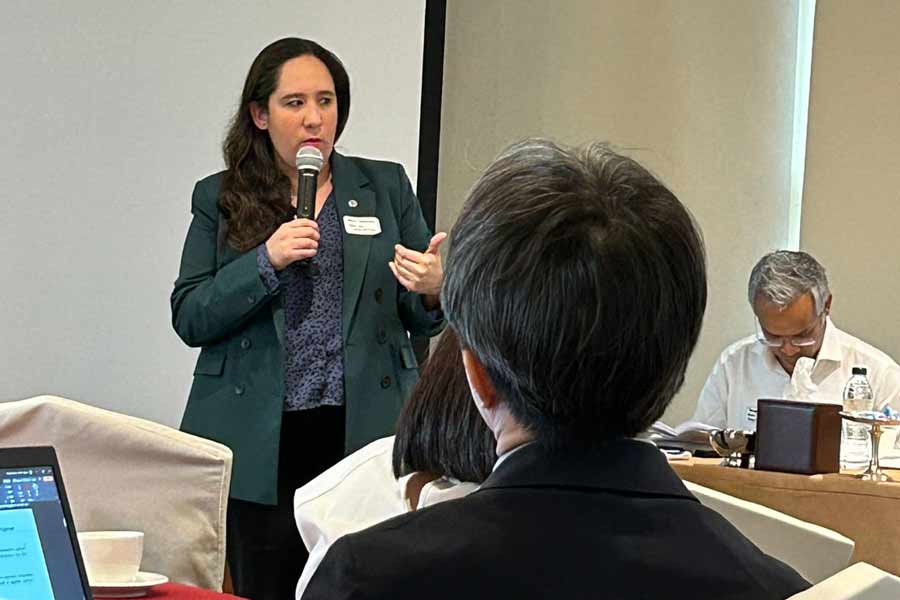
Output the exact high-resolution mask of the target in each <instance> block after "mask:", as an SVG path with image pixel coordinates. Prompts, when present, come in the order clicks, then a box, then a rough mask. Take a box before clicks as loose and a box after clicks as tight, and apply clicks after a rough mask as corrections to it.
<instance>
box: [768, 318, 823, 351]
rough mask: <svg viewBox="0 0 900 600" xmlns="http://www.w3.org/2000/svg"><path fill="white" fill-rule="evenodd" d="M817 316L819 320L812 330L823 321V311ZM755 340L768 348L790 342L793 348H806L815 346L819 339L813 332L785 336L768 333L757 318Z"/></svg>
mask: <svg viewBox="0 0 900 600" xmlns="http://www.w3.org/2000/svg"><path fill="white" fill-rule="evenodd" d="M819 317H820V318H819V321H817V322H816V324H815V325H814V326H813V332H815V330H817V329H818V328H819V326H820V325H821V324H822V323H823V322H824V320H825V313H824V312H823V313H822V314H821V315H819ZM756 340H757V341H758V342H759V343H760V344H762V345H763V346H766V347H768V348H781V347H782V346H784V345H785V344H790V345H791V346H793V347H794V348H808V347H810V346H815V345H816V343H818V341H819V340H818V339H816V336H815V333H809V334H806V335H798V336H787V337H781V336H774V335H769V334H767V333H766V332H765V331H763V328H762V325H760V324H759V321H758V320H757V321H756Z"/></svg>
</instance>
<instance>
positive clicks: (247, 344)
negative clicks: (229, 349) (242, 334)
mask: <svg viewBox="0 0 900 600" xmlns="http://www.w3.org/2000/svg"><path fill="white" fill-rule="evenodd" d="M252 345H253V344H252V343H251V342H250V338H244V339H242V340H241V348H243V349H244V350H249V349H250V346H252Z"/></svg>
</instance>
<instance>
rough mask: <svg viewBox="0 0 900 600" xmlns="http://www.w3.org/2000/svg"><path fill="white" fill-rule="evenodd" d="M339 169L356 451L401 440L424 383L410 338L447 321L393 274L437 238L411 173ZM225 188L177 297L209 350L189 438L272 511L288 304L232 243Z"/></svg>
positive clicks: (183, 321) (376, 166)
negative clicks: (227, 237) (221, 451)
mask: <svg viewBox="0 0 900 600" xmlns="http://www.w3.org/2000/svg"><path fill="white" fill-rule="evenodd" d="M331 168H332V182H333V184H334V194H335V199H336V200H337V211H338V215H339V217H340V218H341V229H342V232H343V245H344V251H343V258H344V288H343V289H344V300H343V315H342V317H343V344H344V399H345V402H346V415H347V416H346V438H345V446H346V450H347V452H351V451H353V450H356V449H357V448H359V447H361V446H363V445H365V444H366V443H368V442H370V441H371V440H374V439H376V438H379V437H382V436H385V435H388V434H390V433H391V432H393V430H394V423H395V421H396V418H397V414H398V412H399V411H400V408H401V406H402V405H403V402H404V401H405V399H406V398H407V397H408V396H409V392H410V390H411V389H412V386H413V384H414V383H415V381H416V379H417V377H418V365H417V363H416V358H415V354H414V353H413V349H412V346H411V344H410V341H409V337H408V335H407V331H409V332H412V333H414V334H417V335H427V336H432V335H435V334H437V333H438V332H439V331H440V330H441V328H442V327H443V319H442V318H441V317H440V316H439V315H436V314H434V313H429V312H427V311H426V310H425V308H424V307H423V305H422V301H421V298H420V296H418V295H417V294H412V293H410V292H407V291H406V290H405V289H404V288H403V287H402V286H400V285H399V284H398V283H397V281H396V279H394V276H393V274H392V273H391V271H390V268H389V267H388V261H390V260H392V258H393V256H394V245H395V244H397V243H400V244H403V245H404V246H406V247H408V248H413V249H416V250H419V251H424V250H425V248H427V247H428V241H429V239H430V236H431V233H430V232H429V230H428V227H427V226H426V224H425V220H424V218H423V217H422V211H421V208H420V207H419V203H418V200H417V199H416V197H415V195H414V194H413V191H412V187H411V186H410V183H409V179H408V178H407V177H406V174H405V173H404V171H403V168H402V167H401V166H400V165H397V164H394V163H388V162H382V161H375V160H367V159H362V158H355V157H346V156H341V155H339V154H337V153H333V154H332V156H331ZM221 181H222V173H217V174H215V175H211V176H209V177H207V178H205V179H203V180H201V181H199V182H197V185H196V186H195V188H194V194H193V198H192V200H191V212H192V214H193V220H192V221H191V225H190V228H189V229H188V234H187V239H186V240H185V243H184V252H183V254H182V257H181V269H180V271H179V275H178V280H177V281H176V282H175V289H174V291H173V292H172V298H171V303H172V323H173V325H174V327H175V331H176V332H177V333H178V335H179V336H180V337H181V339H182V340H184V342H185V343H186V344H187V345H189V346H192V347H198V346H199V347H200V348H202V350H201V351H200V356H199V357H198V359H197V366H196V368H195V369H194V383H193V385H192V387H191V392H190V396H189V398H188V403H187V407H186V408H185V412H184V417H183V419H182V422H181V428H182V430H184V431H187V432H189V433H193V434H196V435H200V436H203V437H205V438H209V439H212V440H216V441H218V442H222V443H223V444H226V445H227V446H229V447H230V448H231V449H232V451H233V452H234V466H233V469H232V478H231V497H233V498H239V499H241V500H248V501H251V502H260V503H264V504H275V503H276V484H277V469H278V443H279V435H280V431H281V414H282V410H283V403H284V345H283V334H284V302H283V297H282V295H281V294H280V293H279V292H276V293H275V294H270V293H269V292H268V290H267V289H266V287H265V285H264V284H263V282H262V279H261V278H260V276H259V271H258V268H257V264H256V251H255V250H251V251H249V252H244V253H243V254H241V253H238V252H237V251H236V250H234V249H233V248H232V247H231V246H229V245H228V244H226V243H224V241H223V240H224V231H223V228H224V220H223V219H222V218H221V216H220V213H219V209H218V203H219V187H220V184H221ZM354 201H355V202H354ZM345 215H349V216H374V217H378V219H379V221H380V223H381V230H382V231H381V233H380V234H378V235H376V236H360V235H349V234H347V231H346V229H345V228H344V226H343V217H344V216H345ZM298 460H302V458H299V457H298Z"/></svg>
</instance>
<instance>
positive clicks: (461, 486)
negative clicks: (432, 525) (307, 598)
mask: <svg viewBox="0 0 900 600" xmlns="http://www.w3.org/2000/svg"><path fill="white" fill-rule="evenodd" d="M393 452H394V436H391V437H386V438H381V439H379V440H375V441H374V442H372V443H371V444H369V445H368V446H365V447H363V448H360V449H359V450H357V451H356V452H354V453H353V454H351V455H350V456H347V457H346V458H344V459H343V460H341V461H340V462H339V463H337V464H336V465H334V466H333V467H331V468H330V469H328V470H327V471H325V472H324V473H322V474H321V475H319V476H318V477H316V478H315V479H313V480H312V481H310V482H309V483H307V484H306V485H304V486H303V487H301V488H300V489H298V490H297V491H296V492H295V493H294V519H295V520H296V522H297V529H299V530H300V537H302V538H303V543H304V544H305V545H306V549H307V550H309V558H308V559H307V561H306V566H305V567H304V568H303V573H302V574H301V575H300V581H298V582H297V592H296V598H297V600H299V599H300V596H301V595H302V594H303V592H304V590H306V586H307V585H308V584H309V580H310V579H311V578H312V576H313V574H314V573H315V572H316V568H318V566H319V563H320V562H322V559H323V558H324V557H325V553H326V552H327V551H328V548H330V547H331V544H333V543H334V542H335V541H336V540H337V539H338V538H339V537H341V536H342V535H346V534H348V533H354V532H356V531H360V530H362V529H365V528H366V527H371V526H372V525H375V524H376V523H380V522H381V521H384V520H386V519H390V518H391V517H396V516H397V515H401V514H403V513H405V512H408V511H409V510H410V505H409V500H408V493H407V484H408V483H409V481H410V480H411V478H412V477H413V475H415V473H413V474H410V475H407V476H406V477H403V478H401V479H400V480H399V481H398V480H396V479H394V473H393V468H392V466H391V458H392V455H393ZM476 489H478V485H477V484H474V483H469V482H459V481H456V480H454V479H448V478H441V479H436V480H434V481H431V482H429V483H426V484H425V485H424V486H423V487H422V490H421V491H420V492H419V501H418V504H417V506H416V508H417V509H419V508H424V507H426V506H431V505H432V504H437V503H438V502H443V501H445V500H452V499H455V498H461V497H463V496H465V495H466V494H469V493H471V492H473V491H475V490H476Z"/></svg>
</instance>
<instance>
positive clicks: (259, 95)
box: [219, 38, 350, 252]
mask: <svg viewBox="0 0 900 600" xmlns="http://www.w3.org/2000/svg"><path fill="white" fill-rule="evenodd" d="M308 55H311V56H315V57H316V58H318V59H319V60H321V61H322V62H323V63H324V64H325V67H326V68H327V69H328V72H329V73H330V74H331V79H332V80H333V81H334V91H335V94H336V96H337V111H338V120H337V129H336V130H335V136H334V141H335V142H337V140H338V138H340V137H341V133H342V132H343V131H344V125H346V124H347V117H348V115H349V114H350V78H349V76H348V75H347V70H346V69H345V68H344V65H343V63H341V61H340V59H339V58H338V57H337V56H335V55H334V54H332V53H331V52H330V51H329V50H327V49H325V48H323V47H322V46H320V45H319V44H317V43H316V42H313V41H311V40H305V39H302V38H284V39H280V40H278V41H276V42H272V43H271V44H269V45H268V46H266V47H265V48H263V50H262V52H260V53H259V55H258V56H257V57H256V59H255V60H254V61H253V64H252V65H250V71H249V72H248V73H247V79H246V80H245V81H244V91H243V93H242V94H241V103H240V106H238V109H237V111H236V112H235V114H234V117H232V119H231V122H230V124H229V126H228V133H227V134H226V135H225V141H224V142H223V144H222V153H223V154H224V156H225V166H226V167H227V168H228V171H227V172H226V173H225V176H224V178H223V180H222V192H221V198H220V200H219V208H220V210H221V211H222V214H223V216H224V217H225V220H226V221H227V223H228V237H227V239H228V243H229V244H231V245H232V246H234V247H235V248H236V249H238V250H239V251H241V252H244V251H247V250H249V249H251V248H253V247H255V246H256V245H258V244H259V243H260V242H262V241H263V240H265V239H267V238H268V237H269V236H270V235H272V232H274V231H275V230H276V229H277V228H278V227H279V225H281V224H282V223H284V222H285V221H287V220H289V219H290V218H291V217H292V215H293V208H292V207H291V183H290V179H288V177H287V176H286V175H285V174H284V173H282V171H281V170H280V169H279V168H278V166H277V164H276V158H275V150H274V148H273V147H272V141H271V139H270V138H269V133H268V132H267V131H264V130H261V129H259V128H257V127H256V124H254V122H253V118H252V117H251V115H250V104H251V103H253V102H255V103H256V104H257V105H259V106H263V107H267V106H268V103H269V96H271V95H272V94H273V93H274V92H275V89H276V88H277V87H278V78H279V77H280V75H281V66H282V65H283V64H284V63H285V62H287V61H289V60H291V59H292V58H297V57H299V56H308Z"/></svg>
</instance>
